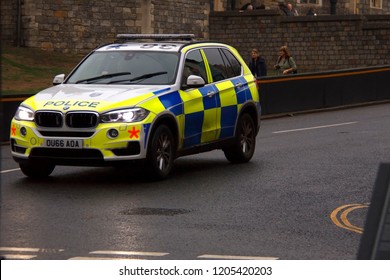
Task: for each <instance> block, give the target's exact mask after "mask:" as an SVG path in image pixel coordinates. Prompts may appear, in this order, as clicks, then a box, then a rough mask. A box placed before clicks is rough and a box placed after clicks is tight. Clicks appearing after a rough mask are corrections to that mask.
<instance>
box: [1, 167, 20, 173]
mask: <svg viewBox="0 0 390 280" xmlns="http://www.w3.org/2000/svg"><path fill="white" fill-rule="evenodd" d="M19 170H20V168H15V169H8V170H1V171H0V174H3V173H8V172H15V171H19Z"/></svg>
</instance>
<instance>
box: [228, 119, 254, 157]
mask: <svg viewBox="0 0 390 280" xmlns="http://www.w3.org/2000/svg"><path fill="white" fill-rule="evenodd" d="M255 148H256V126H255V123H254V121H253V119H252V117H251V116H250V115H249V114H247V113H244V114H243V115H242V116H240V118H239V119H238V122H237V127H236V135H235V139H234V142H233V144H232V145H231V146H230V147H228V148H226V149H224V150H223V151H224V153H225V157H226V158H227V160H228V161H230V162H232V163H244V162H248V161H250V159H251V158H252V156H253V154H254V152H255Z"/></svg>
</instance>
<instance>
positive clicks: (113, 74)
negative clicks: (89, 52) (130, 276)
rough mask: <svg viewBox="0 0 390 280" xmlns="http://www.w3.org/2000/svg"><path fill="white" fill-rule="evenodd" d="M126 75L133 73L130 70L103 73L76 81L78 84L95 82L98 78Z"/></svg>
mask: <svg viewBox="0 0 390 280" xmlns="http://www.w3.org/2000/svg"><path fill="white" fill-rule="evenodd" d="M124 75H131V73H130V72H118V73H112V74H105V75H101V76H97V77H92V78H88V79H83V80H79V81H77V82H76V84H80V83H84V82H94V81H98V80H103V79H109V78H113V77H118V76H124Z"/></svg>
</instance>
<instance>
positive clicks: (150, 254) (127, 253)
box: [89, 251, 169, 257]
mask: <svg viewBox="0 0 390 280" xmlns="http://www.w3.org/2000/svg"><path fill="white" fill-rule="evenodd" d="M89 253H90V254H99V255H122V256H148V257H162V256H166V255H169V253H163V252H138V251H93V252H89Z"/></svg>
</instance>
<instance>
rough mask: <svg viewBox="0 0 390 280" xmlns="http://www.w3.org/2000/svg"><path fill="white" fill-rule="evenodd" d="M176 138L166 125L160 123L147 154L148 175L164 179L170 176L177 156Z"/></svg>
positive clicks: (155, 178)
mask: <svg viewBox="0 0 390 280" xmlns="http://www.w3.org/2000/svg"><path fill="white" fill-rule="evenodd" d="M174 151H175V140H174V138H173V134H172V132H171V130H170V129H169V128H168V127H167V126H166V125H160V126H159V127H158V128H157V129H156V130H155V132H154V133H153V136H152V139H151V142H150V145H149V149H148V156H147V166H148V171H149V174H148V177H149V178H151V179H152V180H162V179H165V178H167V177H168V176H169V174H170V173H171V171H172V168H173V162H174V157H175V152H174Z"/></svg>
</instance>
